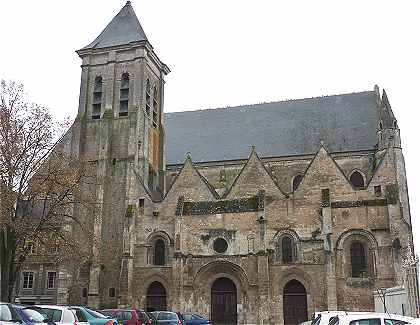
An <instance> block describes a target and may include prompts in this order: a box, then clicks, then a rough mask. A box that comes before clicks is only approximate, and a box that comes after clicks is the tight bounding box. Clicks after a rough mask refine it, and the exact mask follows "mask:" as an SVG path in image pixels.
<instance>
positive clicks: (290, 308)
mask: <svg viewBox="0 0 420 325" xmlns="http://www.w3.org/2000/svg"><path fill="white" fill-rule="evenodd" d="M283 315H284V324H285V325H297V324H299V323H302V322H305V321H307V320H308V301H307V296H306V289H305V287H304V286H303V285H302V283H300V282H299V281H297V280H291V281H289V282H287V284H286V285H285V286H284V289H283Z"/></svg>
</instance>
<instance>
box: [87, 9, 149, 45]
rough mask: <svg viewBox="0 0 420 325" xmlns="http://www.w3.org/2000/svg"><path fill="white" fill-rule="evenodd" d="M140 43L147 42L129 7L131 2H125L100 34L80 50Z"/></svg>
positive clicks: (134, 14)
mask: <svg viewBox="0 0 420 325" xmlns="http://www.w3.org/2000/svg"><path fill="white" fill-rule="evenodd" d="M140 41H147V36H146V34H145V33H144V30H143V28H142V27H141V25H140V22H139V20H138V18H137V16H136V13H135V12H134V10H133V7H132V6H131V2H130V1H127V3H126V4H125V6H124V7H123V8H122V9H121V10H120V12H119V13H118V14H117V15H116V16H115V17H114V18H113V19H112V20H111V22H110V23H109V24H108V26H106V27H105V29H104V30H103V31H102V33H101V34H99V36H98V37H97V38H95V40H94V41H93V42H92V43H90V44H89V45H87V46H85V47H84V48H82V50H86V49H97V48H104V47H111V46H118V45H124V44H129V43H131V42H140Z"/></svg>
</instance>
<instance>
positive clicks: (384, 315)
mask: <svg viewBox="0 0 420 325" xmlns="http://www.w3.org/2000/svg"><path fill="white" fill-rule="evenodd" d="M337 316H338V317H339V318H340V319H346V320H354V319H362V318H363V319H367V318H378V317H379V318H393V319H397V320H405V321H412V320H414V318H412V317H408V316H402V315H397V314H387V313H375V312H365V313H357V314H347V315H337Z"/></svg>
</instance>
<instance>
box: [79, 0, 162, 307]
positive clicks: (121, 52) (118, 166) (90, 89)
mask: <svg viewBox="0 0 420 325" xmlns="http://www.w3.org/2000/svg"><path fill="white" fill-rule="evenodd" d="M76 52H77V54H78V55H79V56H80V58H81V59H82V76H81V85H80V99H79V109H78V115H77V118H76V122H75V124H74V126H73V141H72V151H73V152H74V153H77V154H79V155H80V156H83V157H86V158H87V159H88V160H89V161H91V162H92V163H93V164H95V165H96V177H97V185H96V188H95V191H96V192H95V196H96V200H97V203H98V208H96V209H95V216H94V217H95V220H94V226H93V228H94V234H95V237H96V238H98V239H100V242H101V243H102V244H98V246H95V247H93V260H92V263H91V265H90V272H89V278H88V279H86V282H87V283H88V300H87V302H88V304H89V305H90V306H92V307H96V308H98V307H100V306H106V305H114V304H115V301H113V299H115V298H113V297H112V296H115V290H116V288H118V287H119V283H118V279H119V278H120V274H119V269H120V264H119V262H120V261H121V259H118V258H115V257H116V256H119V255H120V254H121V253H122V254H123V255H122V257H121V258H122V259H123V260H124V259H127V260H130V259H131V252H130V249H127V248H126V247H125V246H126V243H127V242H129V241H130V239H127V238H125V237H124V236H126V229H128V228H130V224H129V223H130V222H132V218H127V213H128V212H127V211H129V210H130V211H132V209H133V207H135V206H136V201H138V195H139V193H138V190H136V188H137V187H136V186H137V185H139V184H142V186H143V188H144V189H145V190H146V191H147V192H148V193H149V194H150V196H151V197H152V198H153V197H155V198H159V197H161V196H162V195H163V193H164V187H165V184H164V173H163V171H164V169H165V162H164V152H163V148H164V130H163V123H162V116H163V98H164V84H165V81H164V77H165V76H166V75H167V74H168V73H169V72H170V70H169V68H168V67H167V66H166V65H165V64H164V63H163V62H162V61H161V60H160V59H159V57H158V56H157V55H156V53H155V52H154V49H153V46H152V45H151V44H150V42H149V40H148V38H147V36H146V34H145V32H144V30H143V28H142V26H141V25H140V22H139V20H138V18H137V16H136V14H135V12H134V10H133V8H132V5H131V3H130V1H128V2H127V3H126V5H125V6H124V7H123V8H122V9H121V10H120V12H119V13H118V14H117V15H116V16H115V17H114V18H113V19H112V20H111V22H110V23H109V24H108V25H107V26H106V27H105V29H104V30H103V31H102V32H101V33H100V35H99V36H98V37H96V38H95V40H94V41H93V42H92V43H90V44H89V45H87V46H85V47H83V48H82V49H80V50H78V51H76ZM127 223H128V224H127ZM124 238H125V239H124ZM103 243H106V247H103V246H102V245H103ZM108 255H109V256H108ZM111 289H112V290H111ZM108 290H110V291H109V292H114V294H113V295H111V294H110V293H109V292H108ZM116 296H117V297H118V293H117V294H116Z"/></svg>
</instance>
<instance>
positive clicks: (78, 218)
mask: <svg viewBox="0 0 420 325" xmlns="http://www.w3.org/2000/svg"><path fill="white" fill-rule="evenodd" d="M0 100H1V102H0V267H1V283H0V284H1V288H0V289H1V290H0V301H11V300H12V298H13V289H14V286H15V284H16V280H17V277H18V275H19V274H20V270H21V267H22V265H23V263H24V262H25V259H26V258H27V256H28V255H29V254H30V253H31V250H32V247H33V245H34V244H35V245H37V246H38V247H44V248H45V251H44V252H45V253H47V252H48V250H49V251H50V252H51V249H52V251H53V255H54V256H55V257H56V258H57V260H58V262H61V263H64V262H65V260H72V261H73V263H83V262H84V261H86V260H88V259H89V258H90V254H91V247H92V246H93V243H92V241H93V240H94V238H93V235H92V233H90V232H91V229H92V228H93V227H92V223H93V220H92V219H93V218H90V217H89V216H90V215H93V214H94V213H93V212H94V211H93V209H94V208H95V200H94V197H90V196H89V195H88V194H87V193H90V191H84V190H83V189H84V188H89V187H90V186H95V182H96V179H95V177H93V176H92V175H93V173H92V168H91V166H90V164H89V162H87V161H84V160H83V159H82V158H81V157H78V156H77V154H76V155H73V154H72V153H71V150H70V146H69V137H70V133H69V134H66V132H65V130H67V129H68V125H66V124H65V123H58V122H55V121H54V120H53V118H52V116H51V113H50V112H49V110H48V109H47V108H45V107H43V106H40V105H37V104H34V103H29V102H28V101H27V100H26V99H25V96H24V89H23V86H22V85H18V84H16V83H14V82H5V81H1V89H0ZM92 193H94V191H92Z"/></svg>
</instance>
